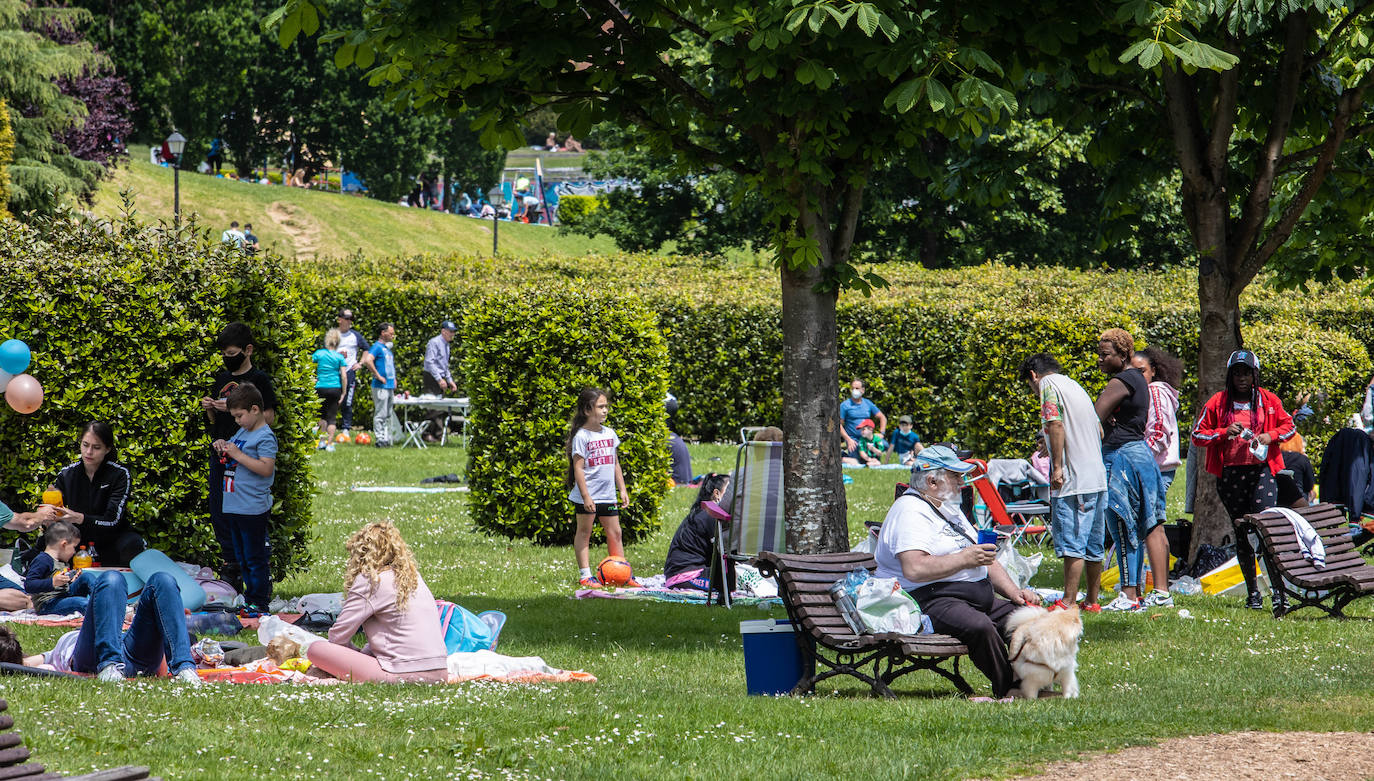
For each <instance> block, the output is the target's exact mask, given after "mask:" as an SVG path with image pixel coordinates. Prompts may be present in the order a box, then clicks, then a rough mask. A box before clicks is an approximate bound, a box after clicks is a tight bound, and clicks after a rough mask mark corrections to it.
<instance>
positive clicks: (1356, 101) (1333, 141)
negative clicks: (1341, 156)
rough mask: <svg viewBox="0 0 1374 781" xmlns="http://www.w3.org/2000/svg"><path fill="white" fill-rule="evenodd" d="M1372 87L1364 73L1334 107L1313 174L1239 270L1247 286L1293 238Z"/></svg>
mask: <svg viewBox="0 0 1374 781" xmlns="http://www.w3.org/2000/svg"><path fill="white" fill-rule="evenodd" d="M1371 84H1374V71H1371V72H1370V73H1366V74H1365V76H1364V78H1362V79H1360V81H1359V82H1358V83H1357V84H1356V85H1355V86H1354V87H1352V88H1351V89H1349V90H1346V91H1345V93H1344V94H1342V95H1341V98H1340V100H1339V101H1337V103H1336V114H1335V116H1334V117H1332V119H1331V131H1330V132H1329V133H1327V135H1326V141H1324V142H1323V143H1322V146H1321V151H1320V153H1319V154H1318V156H1317V161H1316V163H1314V164H1313V165H1312V170H1310V171H1308V172H1307V175H1306V176H1304V177H1303V180H1302V184H1301V185H1300V186H1299V187H1298V192H1297V194H1296V195H1294V196H1293V199H1292V200H1291V201H1289V202H1288V204H1287V205H1286V206H1284V208H1283V213H1282V214H1280V215H1279V219H1278V222H1276V223H1275V224H1274V227H1273V228H1272V229H1271V230H1270V231H1269V235H1268V236H1267V237H1265V239H1264V243H1262V244H1260V245H1259V247H1258V248H1256V249H1255V250H1254V251H1253V252H1251V253H1249V254H1248V255H1246V257H1245V261H1244V263H1243V264H1242V265H1241V266H1240V269H1239V271H1240V273H1241V274H1243V275H1244V276H1243V277H1242V278H1243V279H1244V280H1245V281H1246V282H1248V281H1249V280H1251V279H1253V278H1254V277H1255V275H1256V274H1258V273H1259V271H1260V269H1262V268H1264V264H1266V263H1268V262H1269V259H1270V258H1272V257H1273V256H1274V253H1275V252H1277V251H1278V249H1279V247H1282V246H1283V244H1284V242H1286V241H1288V237H1289V236H1291V235H1292V234H1293V229H1294V228H1296V227H1297V225H1298V220H1300V219H1302V215H1303V213H1304V212H1306V211H1307V206H1308V204H1310V203H1311V202H1312V199H1313V198H1314V197H1316V195H1317V191H1318V190H1320V189H1321V186H1322V184H1323V183H1325V181H1326V177H1327V175H1328V174H1329V173H1330V172H1331V165H1332V163H1334V162H1335V160H1336V153H1338V152H1339V151H1340V149H1341V144H1342V143H1344V142H1345V139H1346V135H1347V132H1348V130H1349V127H1350V120H1351V118H1353V117H1354V116H1355V113H1356V112H1358V111H1359V110H1360V109H1361V108H1362V107H1363V106H1364V93H1365V92H1366V91H1367V90H1368V89H1369V87H1370V85H1371Z"/></svg>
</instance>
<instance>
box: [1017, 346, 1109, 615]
mask: <svg viewBox="0 0 1374 781" xmlns="http://www.w3.org/2000/svg"><path fill="white" fill-rule="evenodd" d="M1021 381H1022V382H1025V383H1027V384H1029V385H1030V389H1031V392H1032V393H1034V394H1036V397H1037V398H1039V399H1040V424H1041V425H1042V426H1044V432H1045V444H1046V449H1047V450H1048V452H1049V457H1050V533H1051V534H1052V535H1054V555H1056V556H1058V557H1060V558H1061V559H1063V560H1064V597H1063V598H1062V599H1059V600H1056V601H1055V603H1054V605H1053V606H1052V609H1053V608H1064V607H1067V606H1068V603H1069V602H1072V601H1073V600H1075V599H1077V598H1078V585H1079V583H1080V582H1082V579H1083V574H1084V572H1085V571H1086V572H1087V576H1088V586H1087V594H1086V595H1085V596H1084V599H1083V602H1082V603H1081V604H1080V605H1079V607H1081V608H1083V609H1084V610H1086V611H1088V612H1090V613H1100V612H1102V607H1101V606H1100V605H1098V604H1097V592H1098V589H1099V588H1100V586H1101V583H1102V562H1103V557H1104V554H1105V540H1106V533H1107V519H1106V512H1107V467H1106V466H1105V465H1104V464H1103V463H1102V425H1101V423H1099V422H1098V417H1097V410H1096V409H1095V408H1094V407H1093V400H1092V398H1091V397H1089V396H1088V392H1087V391H1085V390H1083V386H1081V385H1079V384H1078V383H1077V382H1074V380H1073V379H1072V378H1070V377H1066V376H1064V375H1063V374H1060V373H1059V362H1058V361H1056V360H1055V359H1054V358H1052V357H1050V356H1049V355H1046V354H1045V353H1039V354H1036V355H1032V356H1031V357H1029V358H1027V359H1026V360H1024V361H1022V362H1021Z"/></svg>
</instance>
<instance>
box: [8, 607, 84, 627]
mask: <svg viewBox="0 0 1374 781" xmlns="http://www.w3.org/2000/svg"><path fill="white" fill-rule="evenodd" d="M0 624H32V625H33V626H68V627H79V626H81V614H80V613H68V614H67V615H52V614H46V615H45V614H40V613H35V612H34V611H32V610H14V611H10V612H8V613H4V612H0Z"/></svg>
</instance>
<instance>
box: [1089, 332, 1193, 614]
mask: <svg viewBox="0 0 1374 781" xmlns="http://www.w3.org/2000/svg"><path fill="white" fill-rule="evenodd" d="M1134 352H1135V340H1134V339H1133V338H1132V337H1131V335H1130V334H1129V333H1127V332H1126V331H1124V330H1122V329H1120V328H1112V329H1109V330H1107V331H1105V332H1103V334H1102V335H1101V336H1100V337H1098V342H1097V368H1099V369H1101V370H1102V371H1103V372H1105V373H1106V374H1108V375H1110V376H1111V379H1110V380H1108V381H1107V387H1105V388H1103V389H1102V393H1101V394H1099V395H1098V397H1097V401H1096V402H1095V403H1094V405H1093V406H1094V407H1095V408H1096V409H1097V418H1098V420H1099V421H1100V422H1101V423H1102V460H1103V462H1105V463H1106V466H1107V512H1106V516H1107V531H1108V532H1110V533H1111V535H1112V539H1113V540H1114V541H1115V542H1116V558H1117V565H1118V571H1119V572H1120V573H1121V594H1120V595H1118V596H1117V598H1116V599H1114V600H1113V601H1112V602H1111V604H1109V605H1107V606H1106V607H1104V608H1102V609H1103V610H1111V611H1129V612H1133V611H1137V610H1143V609H1145V608H1149V607H1173V604H1174V600H1173V597H1171V596H1169V583H1168V578H1169V541H1168V538H1166V537H1165V536H1164V526H1163V524H1162V523H1161V522H1160V519H1161V518H1162V517H1163V515H1164V513H1163V512H1161V507H1162V506H1163V504H1164V495H1163V493H1162V491H1161V490H1160V489H1161V480H1160V475H1159V465H1158V464H1156V463H1155V458H1154V453H1152V452H1151V451H1150V448H1149V447H1148V446H1147V445H1146V444H1145V424H1146V422H1147V421H1148V419H1149V414H1150V384H1149V383H1148V382H1147V381H1146V380H1145V375H1144V374H1142V373H1141V371H1140V370H1139V369H1135V368H1131V355H1132V354H1133V353H1134ZM1147 552H1148V554H1149V556H1150V570H1151V572H1152V573H1153V576H1154V586H1155V587H1154V591H1152V592H1151V593H1150V594H1148V595H1145V596H1144V598H1143V599H1142V595H1141V593H1140V587H1141V579H1142V570H1143V569H1144V564H1145V554H1146V553H1147Z"/></svg>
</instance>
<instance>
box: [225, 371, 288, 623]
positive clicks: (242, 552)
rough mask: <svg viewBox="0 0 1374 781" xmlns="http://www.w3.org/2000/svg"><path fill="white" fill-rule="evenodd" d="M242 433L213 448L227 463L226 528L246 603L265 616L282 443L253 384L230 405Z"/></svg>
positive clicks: (242, 386) (232, 393) (246, 385)
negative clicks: (270, 527) (270, 524)
mask: <svg viewBox="0 0 1374 781" xmlns="http://www.w3.org/2000/svg"><path fill="white" fill-rule="evenodd" d="M226 404H227V406H228V409H229V414H231V415H233V416H234V421H235V422H236V423H238V425H239V428H238V431H236V432H234V435H233V437H232V438H231V439H229V440H224V439H217V440H215V441H214V444H213V447H214V448H215V451H216V452H217V453H219V455H220V458H221V459H222V460H223V461H224V482H223V485H222V486H221V488H222V492H223V495H224V505H223V506H224V523H225V525H226V526H227V527H228V529H229V534H230V537H231V538H232V540H233V545H234V557H235V559H237V561H238V562H239V566H240V567H241V568H242V570H243V598H244V601H246V602H247V603H248V605H249V606H250V608H251V609H252V610H257V611H266V610H267V603H268V602H270V601H271V599H272V573H271V569H270V568H269V566H268V540H267V526H268V522H269V521H270V520H271V510H272V482H273V478H274V477H275V476H276V470H277V438H276V436H275V435H274V434H273V433H272V429H271V428H270V427H269V426H268V425H267V416H266V414H265V413H264V412H263V410H262V405H263V401H262V394H261V393H259V392H258V389H257V388H256V387H254V386H253V384H252V383H248V382H245V383H241V384H239V386H238V387H236V388H234V390H232V391H230V393H229V398H228V400H227V402H226Z"/></svg>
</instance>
